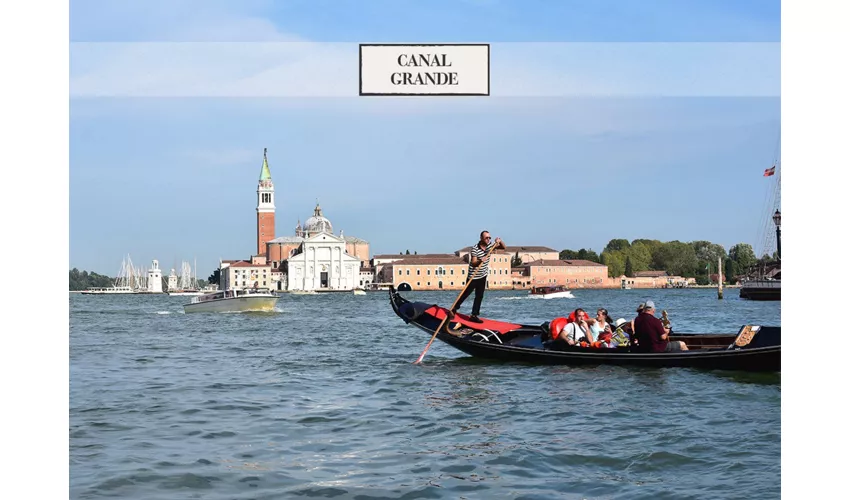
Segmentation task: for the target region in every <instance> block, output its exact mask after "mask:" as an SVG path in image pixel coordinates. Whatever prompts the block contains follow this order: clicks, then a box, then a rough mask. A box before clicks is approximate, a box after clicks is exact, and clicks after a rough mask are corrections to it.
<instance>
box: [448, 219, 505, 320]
mask: <svg viewBox="0 0 850 500" xmlns="http://www.w3.org/2000/svg"><path fill="white" fill-rule="evenodd" d="M494 249H502V250H504V249H505V242H504V241H502V239H501V238H496V240H495V241H492V238H491V237H490V232H489V231H481V234H480V236H479V240H478V242H477V243H476V244H475V245H473V246H472V248H471V249H470V251H469V271H467V273H466V274H467V280H471V282H470V283H469V286H467V287H466V289H465V290H464V291H463V294H461V296H460V298H459V299H458V300H457V302H456V303H455V306H454V308H453V309H452V310H451V312H450V316H451V317H454V315H455V314H456V313H457V310H458V309H459V308H460V306H461V304H463V301H464V300H466V298H467V297H469V294H471V293H472V291H473V290H475V299H474V300H473V302H472V316H470V318H469V320H470V321H473V322H475V323H481V320H480V319H478V315H479V314H480V313H481V301H482V300H483V299H484V290H485V288H486V287H487V276H489V275H490V251H491V250H494Z"/></svg>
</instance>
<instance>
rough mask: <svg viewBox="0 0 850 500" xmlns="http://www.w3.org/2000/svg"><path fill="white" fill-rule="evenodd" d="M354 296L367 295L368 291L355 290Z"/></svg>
mask: <svg viewBox="0 0 850 500" xmlns="http://www.w3.org/2000/svg"><path fill="white" fill-rule="evenodd" d="M354 295H366V290H363V289H362V288H355V289H354Z"/></svg>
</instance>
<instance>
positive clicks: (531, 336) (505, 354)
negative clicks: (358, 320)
mask: <svg viewBox="0 0 850 500" xmlns="http://www.w3.org/2000/svg"><path fill="white" fill-rule="evenodd" d="M389 292H390V304H391V305H392V308H393V311H395V313H396V314H397V315H398V317H399V318H401V319H402V320H404V322H405V323H407V324H412V325H414V326H416V327H419V328H421V329H422V330H425V331H426V332H428V333H429V334H431V335H433V334H434V330H435V329H436V328H437V327H439V325H440V323H441V322H442V321H443V319H445V317H446V313H447V309H446V308H444V307H440V306H437V305H434V304H428V303H425V302H411V301H409V300H407V299H405V298H404V297H402V296H401V295H400V294H399V293H398V291H396V289H395V288H394V287H390V289H389ZM480 319H481V321H482V322H481V323H477V322H472V321H469V316H467V315H465V314H461V313H458V314H456V315H455V317H454V318H453V319H452V320H451V321H449V322H448V323H447V326H444V327H443V329H442V331H440V332H439V333H437V338H438V339H440V340H441V341H443V342H445V343H446V344H449V345H450V346H452V347H454V348H456V349H458V350H460V351H463V352H465V353H467V354H469V355H471V356H474V357H479V358H489V359H495V360H502V361H518V362H527V363H537V364H562V365H601V364H609V365H630V366H644V367H659V368H660V367H689V368H701V369H713V370H739V371H750V372H778V371H780V366H781V360H782V352H781V345H780V327H778V326H775V327H774V326H754V325H745V326H743V327H741V329H740V330H739V332H738V333H737V334H699V333H674V334H673V335H671V336H670V340H681V341H684V342H685V343H686V344H687V345H688V349H689V350H688V351H681V352H664V353H644V352H633V351H632V350H631V348H629V347H616V348H592V347H578V346H569V345H566V344H564V343H563V342H553V341H551V340H549V339H548V336H549V323H548V322H544V323H541V324H539V325H523V324H519V323H511V322H505V321H496V320H492V319H487V318H483V317H482V318H480Z"/></svg>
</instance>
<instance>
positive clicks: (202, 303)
mask: <svg viewBox="0 0 850 500" xmlns="http://www.w3.org/2000/svg"><path fill="white" fill-rule="evenodd" d="M277 298H278V297H277V295H275V294H274V292H272V291H271V290H269V289H266V288H246V289H244V290H219V291H216V292H214V293H208V294H206V295H201V296H200V297H193V298H192V302H190V303H188V304H184V305H183V311H184V312H187V313H190V312H268V311H273V310H274V306H275V304H277Z"/></svg>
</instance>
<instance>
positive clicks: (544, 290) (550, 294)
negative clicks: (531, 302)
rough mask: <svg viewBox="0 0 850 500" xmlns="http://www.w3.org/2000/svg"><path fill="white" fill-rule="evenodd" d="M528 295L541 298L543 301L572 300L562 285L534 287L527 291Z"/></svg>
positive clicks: (571, 295)
mask: <svg viewBox="0 0 850 500" xmlns="http://www.w3.org/2000/svg"><path fill="white" fill-rule="evenodd" d="M528 294H529V295H533V296H538V297H543V298H544V299H574V298H575V297H574V296H573V294H572V293H570V291H569V290H568V289H567V287H565V286H564V285H555V286H536V287H534V288H532V289H531V290H529V291H528Z"/></svg>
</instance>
